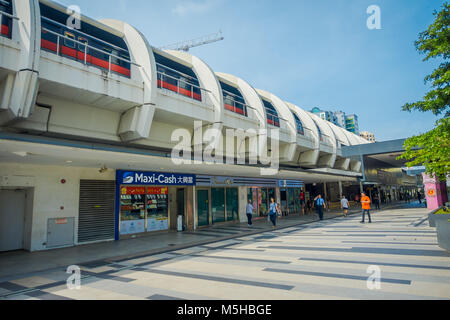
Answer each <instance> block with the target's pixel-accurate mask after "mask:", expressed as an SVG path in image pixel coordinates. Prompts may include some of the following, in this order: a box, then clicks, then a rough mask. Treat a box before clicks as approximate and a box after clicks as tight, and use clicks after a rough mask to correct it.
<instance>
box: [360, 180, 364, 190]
mask: <svg viewBox="0 0 450 320" xmlns="http://www.w3.org/2000/svg"><path fill="white" fill-rule="evenodd" d="M359 188H360V190H361V193H363V192H364V185H363V183H362V181H360V182H359Z"/></svg>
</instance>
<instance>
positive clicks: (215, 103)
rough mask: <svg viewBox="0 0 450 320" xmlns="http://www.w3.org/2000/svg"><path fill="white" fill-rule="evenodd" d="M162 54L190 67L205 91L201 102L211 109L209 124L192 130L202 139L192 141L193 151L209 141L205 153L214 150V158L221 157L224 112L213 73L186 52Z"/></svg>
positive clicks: (209, 68)
mask: <svg viewBox="0 0 450 320" xmlns="http://www.w3.org/2000/svg"><path fill="white" fill-rule="evenodd" d="M164 52H166V53H168V54H169V55H172V56H174V57H175V58H176V59H178V60H180V61H183V62H184V63H185V65H187V66H189V67H191V69H192V71H193V72H194V73H195V75H196V76H197V79H198V82H199V84H200V87H201V88H204V89H206V90H207V91H203V92H202V97H203V102H204V103H206V104H207V105H209V106H211V107H212V112H209V114H211V117H210V123H207V125H203V126H202V127H199V128H194V134H193V136H194V137H195V136H199V135H201V136H202V137H203V140H202V141H194V140H193V141H192V145H193V147H194V149H195V148H197V147H199V145H200V144H201V145H202V148H204V147H205V143H204V141H209V143H207V146H206V148H208V151H207V152H208V153H209V152H213V151H212V150H214V152H215V154H216V156H221V155H223V154H224V150H225V148H224V146H225V145H224V140H223V137H222V135H221V133H222V132H223V124H224V117H225V110H224V101H223V95H222V88H221V86H220V83H219V80H218V79H217V77H216V75H215V73H214V71H213V70H212V69H211V67H210V66H208V65H207V64H206V63H205V62H204V61H203V60H201V59H200V58H198V57H196V56H193V55H191V54H189V53H187V52H181V51H175V50H164ZM190 116H192V115H190ZM196 133H197V134H196ZM205 151H206V150H205Z"/></svg>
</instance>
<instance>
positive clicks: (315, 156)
mask: <svg viewBox="0 0 450 320" xmlns="http://www.w3.org/2000/svg"><path fill="white" fill-rule="evenodd" d="M285 103H286V105H287V106H288V107H289V109H290V110H291V111H292V112H294V113H295V114H296V115H297V117H298V118H299V119H300V121H301V122H302V124H303V128H304V129H305V130H304V131H305V135H304V136H303V137H304V138H306V139H309V140H310V141H311V150H308V151H304V152H301V153H300V154H299V157H298V162H297V163H298V164H299V165H300V166H303V167H315V166H316V165H317V161H318V160H319V154H320V151H319V148H320V141H319V131H318V130H317V126H316V124H315V123H314V121H313V119H312V118H311V117H310V116H309V114H308V113H307V112H306V111H304V110H303V109H301V108H300V107H298V106H296V105H294V104H292V103H289V102H285Z"/></svg>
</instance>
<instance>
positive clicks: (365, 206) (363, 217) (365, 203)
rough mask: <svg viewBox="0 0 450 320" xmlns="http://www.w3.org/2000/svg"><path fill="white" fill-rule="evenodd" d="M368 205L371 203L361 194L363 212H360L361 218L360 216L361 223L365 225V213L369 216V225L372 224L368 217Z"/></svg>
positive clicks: (370, 218)
mask: <svg viewBox="0 0 450 320" xmlns="http://www.w3.org/2000/svg"><path fill="white" fill-rule="evenodd" d="M370 203H371V201H370V198H369V197H368V196H367V195H366V194H365V193H362V194H361V205H362V210H363V212H362V214H363V216H362V221H361V223H365V220H366V213H367V215H368V216H369V223H372V217H371V216H370Z"/></svg>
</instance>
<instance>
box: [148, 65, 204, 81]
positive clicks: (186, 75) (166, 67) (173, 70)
mask: <svg viewBox="0 0 450 320" xmlns="http://www.w3.org/2000/svg"><path fill="white" fill-rule="evenodd" d="M156 66H157V67H162V68H164V69H168V70H170V71H172V72H175V73H178V74H180V75H182V76H183V77H185V78H190V79H193V80H195V81H197V82H198V79H197V78H194V77H192V76H190V75H188V74H185V73H183V72H181V71H178V70H175V69H172V68H171V67H168V66H166V65H163V64H161V63H159V62H156ZM158 72H160V71H158Z"/></svg>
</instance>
